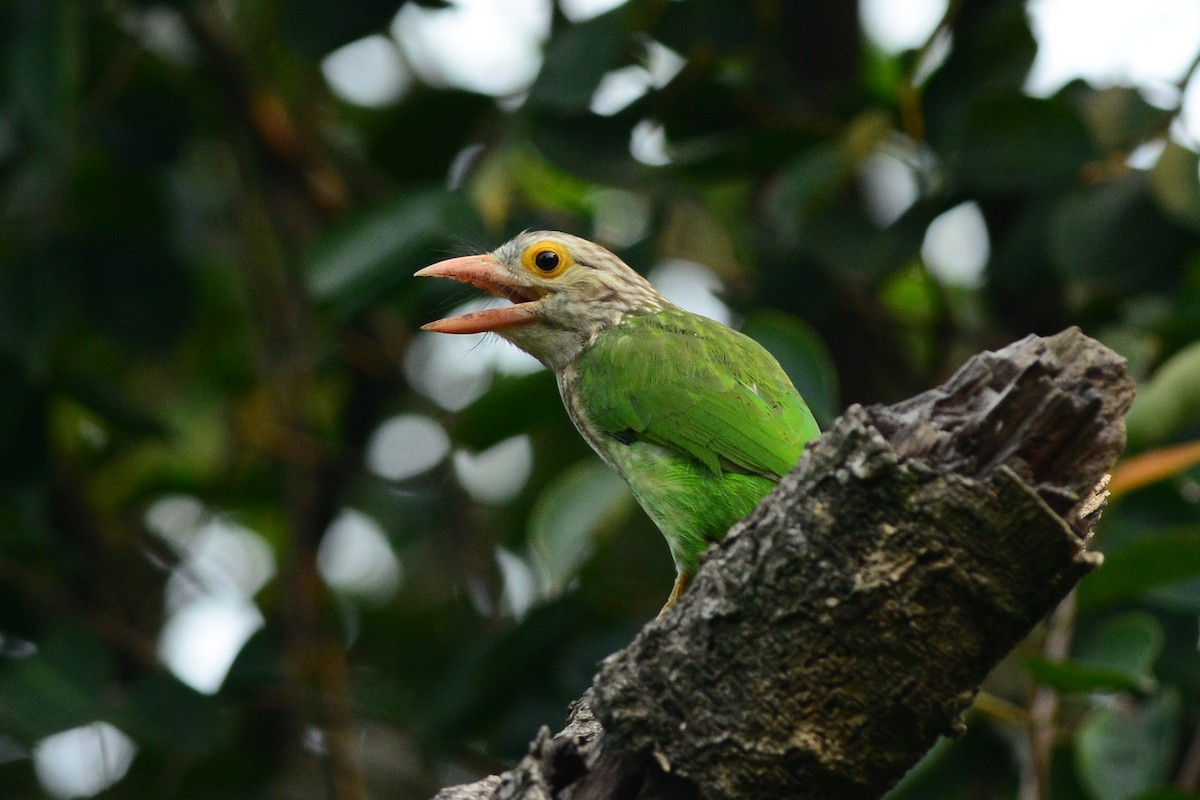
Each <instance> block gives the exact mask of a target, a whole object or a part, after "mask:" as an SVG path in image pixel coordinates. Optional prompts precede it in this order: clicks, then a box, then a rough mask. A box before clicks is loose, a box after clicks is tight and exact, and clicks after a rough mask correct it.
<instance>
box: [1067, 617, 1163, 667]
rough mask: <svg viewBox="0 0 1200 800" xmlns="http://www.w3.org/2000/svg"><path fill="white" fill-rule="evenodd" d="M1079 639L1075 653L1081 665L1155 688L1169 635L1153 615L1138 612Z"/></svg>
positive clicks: (1115, 619)
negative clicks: (1156, 666)
mask: <svg viewBox="0 0 1200 800" xmlns="http://www.w3.org/2000/svg"><path fill="white" fill-rule="evenodd" d="M1079 638H1080V641H1079V642H1078V643H1077V645H1076V652H1075V658H1076V660H1078V661H1079V662H1081V663H1083V664H1086V665H1090V666H1094V667H1099V668H1103V669H1112V670H1120V671H1124V672H1126V673H1128V674H1129V676H1130V677H1131V678H1133V679H1134V680H1135V681H1139V682H1141V683H1143V684H1151V683H1153V681H1154V664H1155V662H1156V661H1157V660H1158V657H1159V656H1160V655H1161V654H1162V649H1163V642H1164V640H1165V638H1166V634H1165V633H1163V628H1162V625H1160V624H1159V622H1158V620H1157V619H1155V618H1154V616H1153V615H1152V614H1147V613H1146V612H1144V611H1134V612H1129V613H1127V614H1120V615H1118V616H1116V617H1114V618H1112V619H1110V620H1107V621H1106V622H1105V623H1104V625H1102V626H1101V627H1100V628H1099V630H1096V631H1093V632H1090V633H1087V634H1084V635H1081V636H1080V637H1079Z"/></svg>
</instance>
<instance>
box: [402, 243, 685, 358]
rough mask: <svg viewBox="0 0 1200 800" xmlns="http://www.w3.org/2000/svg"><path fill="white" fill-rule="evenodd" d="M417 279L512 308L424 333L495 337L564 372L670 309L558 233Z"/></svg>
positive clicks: (631, 277) (597, 253)
mask: <svg viewBox="0 0 1200 800" xmlns="http://www.w3.org/2000/svg"><path fill="white" fill-rule="evenodd" d="M417 275H418V276H427V277H434V278H448V279H450V280H455V281H462V282H463V283H469V284H471V285H472V286H476V287H478V288H480V289H483V290H484V291H485V292H488V293H489V294H492V295H495V296H496V297H501V298H504V299H506V300H510V301H512V305H506V306H501V307H499V308H488V309H484V310H482V311H471V312H468V313H466V314H459V315H458V316H454V317H449V318H447V319H440V320H438V321H436V322H430V323H429V324H428V325H423V326H422V327H423V328H424V330H427V331H437V332H439V333H483V332H494V333H497V334H499V335H500V336H503V337H504V338H505V339H508V340H509V341H510V342H512V343H513V344H515V345H516V346H517V347H520V348H521V349H522V350H524V351H525V352H527V353H529V354H530V355H532V356H533V357H534V358H536V359H537V360H539V361H541V362H542V363H543V364H545V365H546V366H547V367H549V368H550V369H552V370H556V371H557V370H560V369H562V368H563V367H565V366H566V365H567V364H569V363H571V362H572V361H573V360H574V359H575V357H576V356H577V355H579V353H580V351H582V350H583V348H584V347H586V346H587V345H588V343H590V342H591V340H592V339H593V338H594V337H595V336H596V335H597V334H599V333H601V332H602V331H604V330H606V329H607V328H609V327H612V326H613V325H616V324H617V323H619V322H620V321H621V320H622V319H623V318H625V317H626V316H627V315H629V314H638V313H647V312H651V311H657V310H660V309H663V308H667V307H669V306H670V303H669V302H668V301H667V300H666V299H665V298H664V297H663V296H662V295H660V294H659V293H658V292H657V291H656V290H655V289H654V287H653V286H651V285H650V283H649V282H648V281H647V280H646V279H645V278H643V277H642V276H641V275H639V274H637V273H636V272H634V271H633V270H632V269H631V268H630V267H629V266H628V265H627V264H626V263H625V262H624V261H622V260H621V259H619V258H617V257H616V256H615V255H613V254H612V253H610V252H609V251H608V250H605V249H604V248H603V247H601V246H600V245H598V244H594V243H592V242H589V241H588V240H586V239H580V238H579V237H578V236H572V235H570V234H567V233H558V232H556V231H526V232H525V233H522V234H520V235H519V236H517V237H516V238H514V239H512V240H511V241H509V242H507V243H506V244H503V245H501V246H500V247H498V248H497V249H496V250H494V251H492V252H491V253H485V254H483V255H477V256H463V257H461V258H451V259H449V260H446V261H440V262H438V263H437V264H433V265H432V266H428V267H425V268H424V269H422V270H420V271H418V272H417Z"/></svg>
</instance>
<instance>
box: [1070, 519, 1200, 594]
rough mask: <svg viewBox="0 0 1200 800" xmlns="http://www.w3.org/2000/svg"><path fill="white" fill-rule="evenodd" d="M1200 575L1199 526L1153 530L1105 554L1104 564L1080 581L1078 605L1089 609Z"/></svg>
mask: <svg viewBox="0 0 1200 800" xmlns="http://www.w3.org/2000/svg"><path fill="white" fill-rule="evenodd" d="M1197 576H1200V526H1198V525H1193V526H1188V527H1182V528H1177V529H1175V530H1172V531H1168V532H1163V533H1158V532H1156V533H1154V534H1151V535H1149V536H1147V537H1146V538H1144V539H1141V540H1140V541H1136V542H1134V543H1133V544H1130V545H1127V546H1125V547H1123V548H1121V549H1120V550H1116V551H1115V552H1112V553H1106V554H1105V556H1104V564H1103V566H1101V568H1100V569H1098V570H1097V571H1096V572H1094V573H1093V574H1091V575H1089V576H1088V577H1087V578H1085V579H1084V580H1083V581H1082V582H1081V583H1080V584H1079V590H1078V591H1079V595H1078V596H1079V605H1080V607H1081V608H1082V609H1085V610H1090V609H1093V608H1098V607H1101V606H1106V605H1112V604H1113V603H1119V602H1122V601H1125V600H1132V599H1135V598H1137V597H1140V596H1141V595H1142V594H1143V593H1144V592H1145V591H1146V590H1147V589H1151V588H1154V587H1157V586H1165V585H1166V584H1169V583H1175V582H1176V581H1182V580H1185V579H1188V578H1194V577H1197Z"/></svg>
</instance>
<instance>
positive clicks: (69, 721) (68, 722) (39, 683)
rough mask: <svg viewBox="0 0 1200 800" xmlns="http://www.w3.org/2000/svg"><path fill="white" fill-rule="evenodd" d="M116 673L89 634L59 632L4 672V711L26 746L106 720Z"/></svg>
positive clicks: (0, 679) (0, 676) (0, 680)
mask: <svg viewBox="0 0 1200 800" xmlns="http://www.w3.org/2000/svg"><path fill="white" fill-rule="evenodd" d="M114 673H115V670H114V665H113V659H112V655H111V653H110V652H109V651H108V650H107V649H106V648H105V647H104V646H103V645H102V644H101V643H100V642H98V641H97V640H96V639H94V638H93V637H91V636H89V635H88V634H86V633H84V632H82V631H80V630H78V629H75V628H71V627H67V626H63V625H60V626H57V627H55V628H54V629H53V630H52V631H50V633H49V634H48V635H47V636H46V638H45V640H44V641H43V643H42V645H41V647H40V649H39V651H38V652H37V653H35V654H33V655H30V656H27V657H25V658H22V659H20V660H18V661H16V662H15V663H13V664H12V665H11V666H9V667H7V668H6V669H4V670H3V671H0V708H2V709H4V719H5V722H6V725H7V726H8V727H9V729H10V730H16V731H20V732H21V734H22V736H24V737H25V741H26V742H32V741H33V740H36V739H39V738H41V737H43V736H49V735H50V734H52V733H58V732H59V731H64V730H68V729H70V728H74V727H78V726H80V725H86V724H87V723H89V722H94V721H96V720H97V719H102V718H103V717H104V716H105V712H106V709H105V707H104V705H103V702H102V701H103V695H104V692H105V690H106V688H107V686H108V683H109V681H111V680H112V677H113V675H114Z"/></svg>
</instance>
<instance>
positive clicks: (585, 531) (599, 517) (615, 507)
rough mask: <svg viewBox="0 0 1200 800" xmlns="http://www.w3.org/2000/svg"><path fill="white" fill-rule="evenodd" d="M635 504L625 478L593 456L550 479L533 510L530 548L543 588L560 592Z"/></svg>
mask: <svg viewBox="0 0 1200 800" xmlns="http://www.w3.org/2000/svg"><path fill="white" fill-rule="evenodd" d="M632 507H633V497H632V496H631V495H630V494H629V488H628V487H627V486H626V485H625V482H624V481H623V480H621V478H620V477H619V476H618V475H617V474H616V473H615V472H613V471H612V470H611V469H609V468H608V466H607V465H605V464H603V463H601V462H600V461H598V460H595V459H588V460H586V461H581V462H579V463H578V464H575V465H574V466H571V467H568V468H567V469H566V470H564V471H563V472H562V473H561V474H560V475H559V476H558V477H557V478H555V479H554V480H552V481H551V482H550V483H548V484H547V485H546V488H545V489H543V490H542V493H541V495H540V496H539V497H538V499H537V501H536V502H535V503H534V506H533V509H532V511H531V512H530V514H529V548H530V552H531V553H532V555H533V563H534V565H535V566H536V567H537V570H538V574H539V576H540V578H541V581H542V587H543V589H544V590H545V591H546V592H547V593H548V594H550V595H551V596H553V595H557V594H560V593H562V591H563V590H564V589H565V588H566V587H567V584H569V583H570V582H571V579H572V578H574V577H575V574H576V573H577V572H578V571H579V569H580V567H582V566H583V564H584V563H585V562H586V561H587V559H588V557H589V556H590V555H591V553H592V549H593V546H594V540H595V537H596V535H597V534H598V533H599V532H600V531H601V530H603V529H605V528H607V527H608V526H611V525H614V524H615V523H616V522H617V521H618V520H619V519H621V518H623V517H624V516H625V515H627V514H628V513H629V511H630V510H631V509H632Z"/></svg>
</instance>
